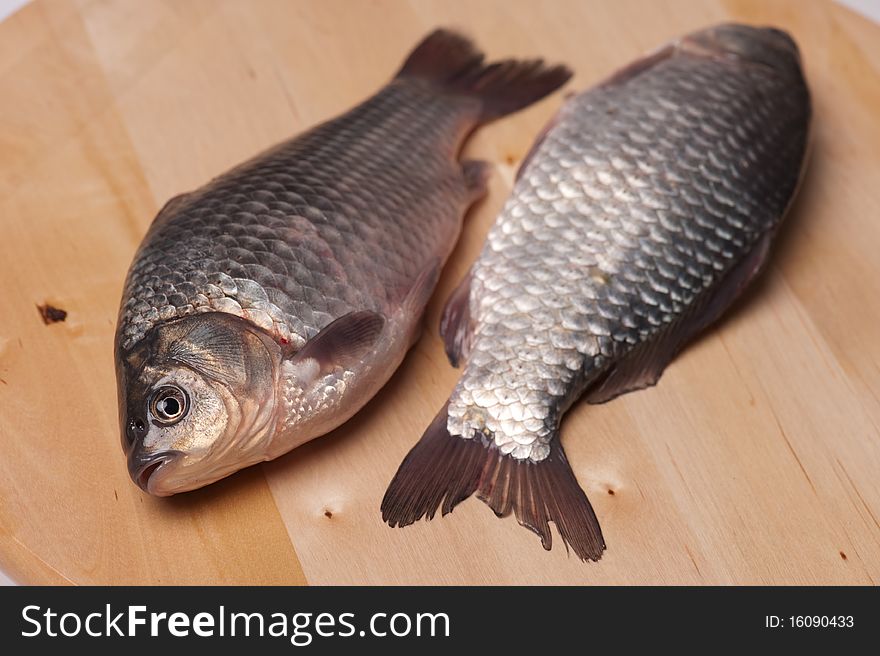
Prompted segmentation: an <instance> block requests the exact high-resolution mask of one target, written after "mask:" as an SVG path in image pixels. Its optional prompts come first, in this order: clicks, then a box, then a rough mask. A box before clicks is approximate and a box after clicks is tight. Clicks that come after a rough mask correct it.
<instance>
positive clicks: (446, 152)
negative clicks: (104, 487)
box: [115, 30, 570, 496]
mask: <svg viewBox="0 0 880 656" xmlns="http://www.w3.org/2000/svg"><path fill="white" fill-rule="evenodd" d="M483 59H484V58H483V55H482V54H481V53H480V52H478V51H477V50H476V49H475V48H474V46H473V44H472V43H471V42H470V41H468V40H467V39H465V38H464V37H462V36H460V35H457V34H455V33H452V32H449V31H446V30H438V31H436V32H434V33H432V34H430V35H429V36H428V37H427V38H426V39H425V40H424V41H423V42H422V43H421V44H420V45H419V46H418V47H417V48H416V49H415V50H414V51H413V53H412V54H411V55H410V57H409V58H408V59H407V61H406V62H405V64H404V66H403V68H402V69H401V70H400V72H399V73H398V74H397V76H396V77H395V78H394V79H393V80H392V81H391V82H390V83H389V84H387V85H386V86H385V87H383V88H382V89H381V90H380V91H379V92H378V93H377V94H376V95H374V96H373V97H371V98H369V99H368V100H366V101H365V102H363V103H362V104H360V105H358V106H357V107H355V108H354V109H352V110H351V111H349V112H347V113H346V114H343V115H342V116H340V117H338V118H336V119H334V120H331V121H329V122H327V123H324V124H322V125H319V126H317V127H315V128H313V129H311V130H309V131H308V132H306V133H304V134H302V135H300V136H297V137H295V138H293V139H291V140H289V141H286V142H284V143H281V144H279V145H277V146H275V147H274V148H271V149H270V150H268V151H266V152H264V153H262V154H261V155H258V156H257V157H255V158H254V159H252V160H250V161H248V162H245V163H244V164H241V165H240V166H238V167H236V168H234V169H233V170H231V171H229V172H228V173H226V174H224V175H222V176H220V177H218V178H216V179H214V180H212V181H211V182H209V183H208V184H207V185H205V186H204V187H201V188H200V189H197V190H195V191H193V192H191V193H187V194H184V195H181V196H178V197H176V198H173V199H172V200H170V201H169V202H168V203H167V204H166V205H165V207H164V208H163V209H162V210H161V211H160V212H159V214H158V216H157V217H156V218H155V220H154V221H153V223H152V225H151V227H150V229H149V231H148V232H147V235H146V237H145V238H144V240H143V243H142V244H141V246H140V248H139V250H138V251H137V253H136V255H135V258H134V262H133V263H132V265H131V269H130V271H129V274H128V278H127V280H126V283H125V288H124V292H123V298H122V305H121V309H120V315H119V322H118V326H117V333H116V345H115V346H116V369H117V381H118V391H119V405H120V410H119V412H120V422H121V431H122V443H123V448H124V449H125V453H126V455H127V458H128V467H129V472H130V474H131V477H132V479H133V480H134V481H135V482H136V483H137V484H138V485H139V486H140V487H142V488H143V489H144V490H146V491H147V492H149V493H151V494H155V495H160V496H164V495H170V494H174V493H177V492H183V491H186V490H192V489H194V488H198V487H201V486H203V485H207V484H208V483H211V482H213V481H216V480H217V479H219V478H222V477H224V476H227V475H229V474H231V473H233V472H235V471H236V470H238V469H241V468H243V467H246V466H248V465H252V464H254V463H257V462H260V461H263V460H269V459H271V458H275V457H277V456H279V455H281V454H283V453H285V452H287V451H289V450H291V449H293V448H294V447H296V446H298V445H300V444H302V443H303V442H306V441H308V440H311V439H313V438H315V437H317V436H319V435H323V434H324V433H327V432H328V431H330V430H332V429H333V428H335V427H337V426H339V425H340V424H342V423H343V422H344V421H346V420H347V419H348V418H349V417H351V416H352V415H353V414H354V413H355V412H357V411H358V410H359V409H360V408H361V407H362V406H363V405H364V404H365V403H366V402H367V401H368V400H369V399H370V398H371V397H372V396H373V395H374V394H375V393H376V392H377V391H378V390H379V388H380V387H381V386H382V385H383V384H384V383H385V382H386V381H387V380H388V378H389V377H390V376H391V374H392V373H393V372H394V370H395V369H396V368H397V367H398V365H399V364H400V363H401V361H402V359H403V357H404V355H405V353H406V351H407V349H408V348H409V347H410V346H411V345H412V344H413V342H414V340H415V339H416V337H417V334H418V332H419V326H420V321H421V316H422V313H423V310H424V307H425V304H426V303H427V301H428V298H429V297H430V295H431V292H432V291H433V289H434V286H435V283H436V281H437V278H438V276H439V273H440V270H441V268H442V267H443V264H444V262H445V261H446V258H447V257H448V255H449V254H450V251H451V250H452V248H453V246H454V245H455V241H456V239H457V237H458V234H459V231H460V228H461V221H462V217H463V215H464V213H465V211H466V209H467V207H468V206H469V205H470V204H471V203H473V202H474V200H476V199H477V198H479V197H480V196H482V195H483V194H484V193H485V191H486V174H487V165H486V164H485V163H484V162H478V161H464V162H462V161H459V159H458V152H459V150H460V148H461V145H462V143H463V141H464V140H465V138H466V137H467V136H468V134H469V133H470V132H471V131H472V130H473V129H474V128H475V127H476V126H478V125H480V124H482V123H485V122H487V121H489V120H492V119H494V118H497V117H500V116H503V115H505V114H508V113H510V112H513V111H516V110H518V109H520V108H522V107H525V106H526V105H529V104H530V103H532V102H534V101H536V100H538V99H540V98H542V97H544V96H545V95H547V94H548V93H550V92H552V91H553V90H554V89H556V88H558V87H559V86H561V85H562V84H564V83H565V81H566V80H567V79H568V78H569V77H570V72H569V71H568V70H567V69H565V68H564V67H561V66H557V67H547V66H545V65H544V64H543V63H542V62H541V61H540V60H532V61H514V60H505V61H501V62H497V63H494V64H490V65H486V64H484V61H483Z"/></svg>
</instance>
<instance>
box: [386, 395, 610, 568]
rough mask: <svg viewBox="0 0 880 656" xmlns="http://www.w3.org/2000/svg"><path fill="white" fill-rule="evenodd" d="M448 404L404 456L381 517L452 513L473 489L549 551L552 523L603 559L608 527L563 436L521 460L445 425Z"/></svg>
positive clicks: (405, 521)
mask: <svg viewBox="0 0 880 656" xmlns="http://www.w3.org/2000/svg"><path fill="white" fill-rule="evenodd" d="M446 418H447V416H446V408H444V409H443V410H441V411H440V414H438V415H437V417H436V418H435V419H434V421H433V422H432V423H431V425H430V426H429V427H428V430H427V431H425V434H424V436H422V439H421V440H419V442H418V444H416V445H415V446H414V447H413V448H412V450H411V451H410V452H409V453H408V454H407V456H406V458H404V460H403V462H402V463H401V465H400V468H399V469H398V470H397V474H395V476H394V479H393V480H392V481H391V484H390V485H389V486H388V490H387V491H386V492H385V497H384V498H383V499H382V519H383V520H384V521H386V522H388V524H390V525H391V526H392V527H394V526H408V525H409V524H412V523H414V522H416V521H418V520H419V519H421V518H422V517H426V518H427V519H432V518H433V517H434V514H435V513H436V512H437V509H438V508H441V507H442V514H443V515H446V514H448V513H450V512H452V509H453V508H455V506H456V505H458V504H459V503H460V502H462V501H464V500H465V499H467V498H468V497H469V496H470V495H471V494H473V493H474V492H476V493H477V498H478V499H480V500H481V501H483V502H485V503H486V504H487V505H488V506H489V507H490V508H491V509H492V510H494V511H495V514H496V515H497V516H498V517H504V516H506V515H509V514H510V512H511V511H513V513H514V514H515V515H516V519H517V521H518V522H519V523H520V524H521V525H522V526H525V527H526V528H528V529H530V530H531V531H533V532H535V533H537V534H538V536H540V538H541V544H542V545H543V547H544V548H545V549H547V550H549V549H550V546H551V543H552V536H551V533H550V526H549V524H548V522H553V523H554V524H555V525H556V529H557V530H558V531H559V535H560V536H561V537H562V541H563V543H564V544H565V545H566V549H567V548H568V547H569V546H571V548H572V549H573V550H574V552H575V554H577V556H578V557H579V558H580V559H581V560H599V558H601V557H602V552H603V551H604V550H605V540H604V539H603V537H602V530H601V529H600V528H599V522H598V520H597V519H596V515H595V513H594V512H593V508H592V506H590V502H589V500H588V499H587V496H586V495H585V494H584V491H583V490H582V489H581V487H580V485H578V482H577V479H576V478H575V476H574V472H573V471H572V470H571V466H570V465H569V464H568V460H567V459H566V457H565V452H564V451H563V450H562V445H561V444H560V442H559V439H558V437H556V438H554V439H553V441H552V442H551V448H550V455H549V456H548V457H547V458H545V459H544V460H542V461H541V462H538V463H534V462H531V461H523V460H516V459H514V458H512V457H510V456H507V455H504V454H502V453H501V452H500V451H499V450H498V449H497V448H496V447H495V446H494V445H492V444H485V443H484V442H483V441H482V440H481V439H479V438H474V439H463V438H462V437H459V436H456V435H450V434H449V432H448V431H447V429H446Z"/></svg>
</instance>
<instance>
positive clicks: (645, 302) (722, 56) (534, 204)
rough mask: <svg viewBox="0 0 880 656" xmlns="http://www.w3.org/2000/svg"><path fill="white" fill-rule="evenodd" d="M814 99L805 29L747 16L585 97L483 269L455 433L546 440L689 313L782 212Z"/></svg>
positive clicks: (498, 440)
mask: <svg viewBox="0 0 880 656" xmlns="http://www.w3.org/2000/svg"><path fill="white" fill-rule="evenodd" d="M809 117H810V102H809V95H808V91H807V88H806V86H805V83H804V80H803V77H802V74H801V71H800V66H799V58H798V55H797V49H796V47H795V45H794V43H793V42H791V40H790V39H789V38H788V37H787V36H785V35H782V34H781V33H778V32H775V31H773V32H771V31H766V32H761V31H759V30H757V29H753V28H746V27H741V26H725V27H720V28H717V29H716V30H715V31H707V32H702V33H698V34H695V35H691V36H690V37H687V38H685V39H684V40H683V41H681V42H679V43H677V44H674V46H671V47H669V48H667V49H665V50H664V51H661V52H659V53H658V54H656V55H655V56H653V57H651V58H648V60H646V61H645V62H643V63H641V64H638V65H636V66H635V67H633V68H631V69H629V70H625V71H623V72H622V73H621V74H619V75H618V76H616V77H615V78H612V79H611V80H609V81H608V82H607V83H605V84H603V85H601V86H599V87H597V88H595V89H592V90H590V91H588V92H586V93H583V94H581V95H579V96H577V97H575V98H573V99H571V100H569V101H568V102H567V104H566V105H565V106H564V108H563V110H562V111H561V112H560V114H559V116H558V117H557V120H556V122H555V124H554V125H553V126H552V127H551V129H550V130H549V132H548V134H547V135H546V136H545V138H544V140H543V142H542V143H540V145H539V146H538V147H537V149H536V150H535V152H533V154H532V156H531V159H530V161H529V162H528V163H527V165H526V166H525V168H524V169H523V170H522V172H521V175H520V177H519V179H518V182H517V183H516V185H515V187H514V189H513V192H512V194H511V197H510V199H509V200H508V202H507V204H506V205H505V206H504V209H503V211H502V212H501V215H500V216H499V217H498V220H497V222H496V223H495V225H494V226H493V228H492V229H491V231H490V233H489V236H488V238H487V241H486V244H485V247H484V248H483V251H482V253H481V255H480V257H479V259H478V260H477V262H476V264H475V265H474V267H473V269H472V276H471V287H470V296H469V312H470V317H471V320H472V326H473V331H474V332H473V342H472V347H471V349H470V354H469V355H468V357H467V365H466V368H465V370H464V372H463V374H462V377H461V379H460V381H459V383H458V385H457V386H456V388H455V391H454V392H453V394H452V396H451V399H450V403H449V409H448V413H449V418H448V422H447V428H448V431H449V433H450V434H451V435H459V436H462V437H464V438H472V437H474V436H480V438H481V439H488V440H490V443H491V442H494V444H495V446H497V447H498V448H499V449H500V450H501V451H502V452H503V453H506V454H509V455H510V456H511V457H513V458H515V459H518V460H530V461H532V462H540V461H542V460H543V459H544V458H546V457H547V456H548V454H549V452H550V441H551V440H552V439H555V436H556V435H558V426H559V422H560V419H561V417H562V414H563V413H564V412H565V410H566V409H567V408H568V407H569V406H570V405H571V404H572V403H573V402H574V401H575V400H576V399H577V398H578V397H580V396H581V395H582V394H583V393H584V392H585V390H588V389H589V388H591V387H592V386H594V385H598V384H600V382H601V380H602V377H603V376H604V375H607V373H608V372H609V371H611V370H612V368H613V367H614V366H615V365H617V364H619V363H620V362H621V361H622V360H623V359H624V358H625V357H626V356H627V355H628V354H630V353H631V352H632V351H633V350H634V349H636V348H638V347H640V346H645V345H648V346H650V344H651V343H652V342H654V341H656V340H658V339H660V338H661V337H663V336H664V335H668V334H669V332H668V331H670V330H682V328H681V326H682V323H681V322H682V321H683V320H684V321H687V317H688V315H689V313H692V312H693V311H695V310H698V309H699V308H705V307H706V306H707V303H710V302H712V299H713V296H714V295H715V294H717V293H718V292H719V287H720V286H721V284H722V282H723V281H724V279H725V276H726V275H727V274H728V273H730V272H731V271H733V270H734V269H735V267H736V266H737V265H738V264H740V263H742V262H744V261H745V260H746V259H747V258H748V257H750V255H751V254H753V253H754V252H755V250H756V249H757V248H759V244H760V242H761V240H762V238H765V237H767V236H768V235H772V233H773V232H774V231H775V230H776V228H777V226H778V224H779V222H780V220H781V219H782V217H783V214H784V213H785V210H786V208H787V206H788V204H789V202H790V200H791V198H792V196H793V194H794V192H795V189H796V186H797V183H798V180H799V175H800V173H801V169H802V163H803V161H804V155H805V148H806V144H807V133H808V126H809ZM725 307H726V305H725ZM719 309H723V308H719ZM709 318H710V319H711V318H712V317H709ZM671 355H672V354H670V356H671ZM660 365H661V366H660V369H661V370H662V366H663V365H665V362H662V363H660ZM657 375H659V371H658V372H657ZM652 382H654V381H653V380H651V379H648V380H643V381H641V383H640V382H639V381H635V384H634V385H632V386H631V387H630V389H632V388H635V387H638V386H644V384H650V383H652ZM622 391H626V388H624V389H620V390H617V392H618V393H619V392H622Z"/></svg>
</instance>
